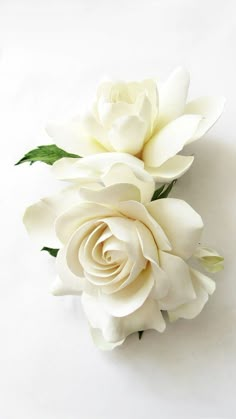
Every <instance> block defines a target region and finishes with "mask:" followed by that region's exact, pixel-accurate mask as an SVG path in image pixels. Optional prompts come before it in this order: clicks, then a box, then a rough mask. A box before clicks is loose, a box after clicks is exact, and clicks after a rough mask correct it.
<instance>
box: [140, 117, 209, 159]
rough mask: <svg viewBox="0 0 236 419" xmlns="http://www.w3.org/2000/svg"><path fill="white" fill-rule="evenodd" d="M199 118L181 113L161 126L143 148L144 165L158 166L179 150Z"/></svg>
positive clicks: (197, 123)
mask: <svg viewBox="0 0 236 419" xmlns="http://www.w3.org/2000/svg"><path fill="white" fill-rule="evenodd" d="M201 119H202V117H201V116H199V115H182V116H180V117H179V118H177V119H175V120H174V121H172V122H170V123H169V124H168V125H166V126H165V127H164V128H162V129H161V131H159V132H158V133H157V134H155V135H154V136H153V137H152V138H151V139H150V140H149V141H148V142H147V144H146V145H145V146H144V148H143V155H142V157H143V160H144V163H145V166H148V167H149V166H151V167H156V166H157V167H159V166H161V165H162V164H163V163H165V162H166V161H167V160H168V159H170V158H171V157H173V156H175V155H176V154H177V153H178V152H179V151H181V150H182V148H183V147H184V145H185V144H186V143H187V141H188V140H189V139H190V138H192V137H193V135H194V134H195V132H196V130H197V128H198V126H199V122H200V121H201Z"/></svg>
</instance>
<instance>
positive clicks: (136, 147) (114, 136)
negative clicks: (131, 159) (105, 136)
mask: <svg viewBox="0 0 236 419" xmlns="http://www.w3.org/2000/svg"><path fill="white" fill-rule="evenodd" d="M146 132H147V124H146V122H145V121H143V120H142V119H141V118H139V117H138V116H135V115H131V116H124V117H122V118H119V119H117V120H116V122H115V123H114V124H113V126H112V129H111V130H110V132H109V138H110V141H111V144H112V146H113V148H114V150H116V151H119V152H123V153H130V154H133V155H136V154H138V153H139V152H140V151H141V150H142V147H143V144H144V141H145V136H146Z"/></svg>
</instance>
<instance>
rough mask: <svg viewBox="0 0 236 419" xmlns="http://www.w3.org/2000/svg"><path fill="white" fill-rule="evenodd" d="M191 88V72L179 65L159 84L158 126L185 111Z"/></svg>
mask: <svg viewBox="0 0 236 419" xmlns="http://www.w3.org/2000/svg"><path fill="white" fill-rule="evenodd" d="M188 88H189V73H188V71H187V70H185V69H184V68H182V67H178V68H177V69H176V70H175V71H174V72H173V73H172V74H171V75H170V77H169V78H168V79H167V81H166V82H165V83H163V84H162V85H160V86H159V116H158V121H157V127H158V128H161V127H163V126H164V125H166V124H168V123H169V122H170V121H172V120H174V119H176V118H178V117H179V116H180V115H182V114H183V113H184V108H185V104H186V100H187V95H188Z"/></svg>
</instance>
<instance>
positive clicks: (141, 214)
mask: <svg viewBox="0 0 236 419" xmlns="http://www.w3.org/2000/svg"><path fill="white" fill-rule="evenodd" d="M147 205H149V204H147ZM117 208H118V209H119V211H121V212H122V214H124V215H125V216H126V217H129V218H131V219H133V220H139V221H141V222H142V223H143V224H144V225H146V226H147V227H148V228H149V230H150V231H151V232H152V234H153V237H154V239H155V241H156V244H157V246H158V248H159V249H162V250H171V244H170V242H169V240H168V238H167V236H166V234H165V232H164V230H163V229H162V227H161V226H160V225H159V223H158V222H157V221H156V219H154V218H153V217H152V216H151V214H150V213H149V211H148V210H147V208H146V207H145V206H144V205H142V204H141V203H139V202H136V201H128V202H121V203H120V204H119V206H118V207H117Z"/></svg>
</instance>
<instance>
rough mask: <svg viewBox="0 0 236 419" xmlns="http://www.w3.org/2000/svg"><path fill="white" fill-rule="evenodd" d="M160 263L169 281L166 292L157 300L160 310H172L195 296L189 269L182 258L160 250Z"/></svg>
mask: <svg viewBox="0 0 236 419" xmlns="http://www.w3.org/2000/svg"><path fill="white" fill-rule="evenodd" d="M160 265H161V268H162V269H163V270H164V271H165V272H166V273H167V275H168V279H169V282H170V287H169V291H168V294H167V295H166V297H164V298H162V299H160V300H159V304H160V308H161V309H162V310H173V309H175V308H176V307H178V306H180V305H181V304H184V303H187V302H189V301H192V300H193V299H194V298H196V295H195V291H194V288H193V285H192V281H191V276H190V270H189V267H188V265H187V264H186V263H185V262H184V261H183V259H181V258H179V257H177V256H174V255H170V254H168V253H165V252H160Z"/></svg>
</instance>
